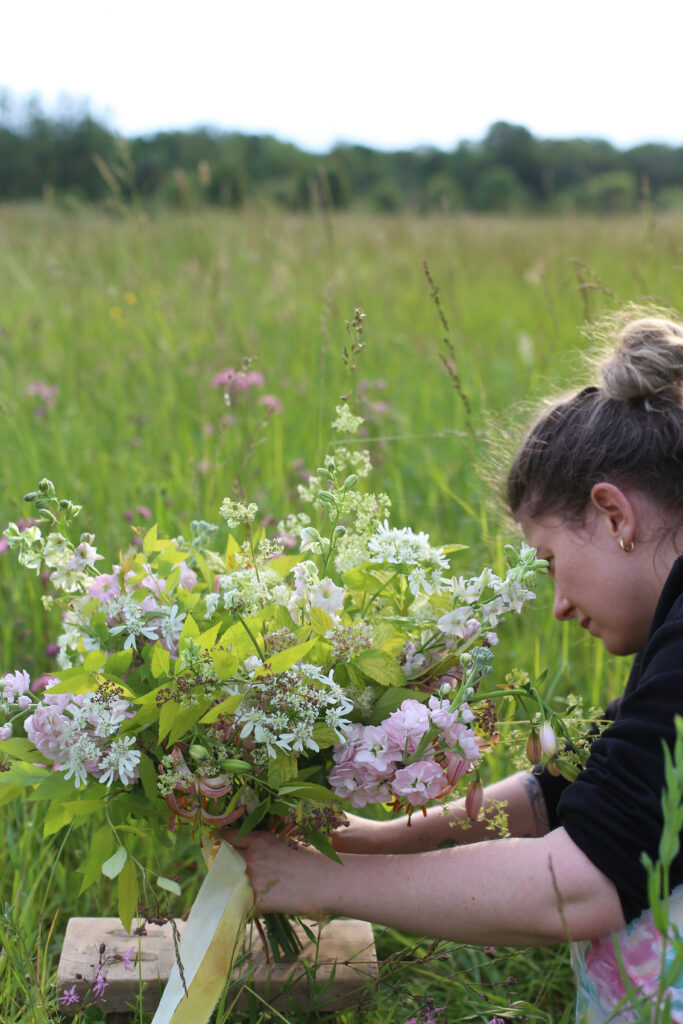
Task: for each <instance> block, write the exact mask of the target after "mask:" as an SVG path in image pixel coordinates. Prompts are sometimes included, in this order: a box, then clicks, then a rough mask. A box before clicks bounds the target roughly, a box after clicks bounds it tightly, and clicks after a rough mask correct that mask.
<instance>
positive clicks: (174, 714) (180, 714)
mask: <svg viewBox="0 0 683 1024" xmlns="http://www.w3.org/2000/svg"><path fill="white" fill-rule="evenodd" d="M186 710H187V709H186V708H184V707H183V706H182V704H176V702H175V701H174V700H167V701H166V703H165V704H162V706H161V713H160V714H159V742H160V743H161V742H163V740H164V739H165V738H166V736H168V734H169V732H170V731H171V729H172V728H173V726H174V725H175V724H176V723H177V722H183V721H184V718H185V712H186Z"/></svg>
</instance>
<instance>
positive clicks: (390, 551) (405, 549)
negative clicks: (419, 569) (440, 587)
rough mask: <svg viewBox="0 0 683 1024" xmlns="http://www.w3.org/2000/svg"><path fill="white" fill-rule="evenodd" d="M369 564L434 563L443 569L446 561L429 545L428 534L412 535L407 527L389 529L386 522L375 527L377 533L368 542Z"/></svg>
mask: <svg viewBox="0 0 683 1024" xmlns="http://www.w3.org/2000/svg"><path fill="white" fill-rule="evenodd" d="M368 550H369V552H370V561H371V562H388V563H389V564H390V565H422V564H423V563H425V562H428V563H429V562H436V564H437V565H438V566H440V567H441V568H442V569H445V568H446V567H447V566H448V559H447V558H446V556H445V555H444V554H443V553H442V551H441V550H440V549H439V548H433V547H432V546H431V545H430V543H429V534H428V533H423V532H422V531H421V532H420V533H413V531H412V530H411V529H410V527H409V526H404V527H402V528H400V529H399V528H397V527H390V526H389V523H388V522H387V520H386V519H385V520H384V523H380V524H379V525H378V526H377V532H376V533H375V535H374V536H373V537H371V538H370V539H369V541H368Z"/></svg>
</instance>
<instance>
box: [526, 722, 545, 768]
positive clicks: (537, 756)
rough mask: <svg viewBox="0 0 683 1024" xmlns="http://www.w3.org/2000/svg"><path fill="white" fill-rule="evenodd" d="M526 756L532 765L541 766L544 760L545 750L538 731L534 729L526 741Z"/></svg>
mask: <svg viewBox="0 0 683 1024" xmlns="http://www.w3.org/2000/svg"><path fill="white" fill-rule="evenodd" d="M526 756H527V757H528V758H529V760H530V761H531V763H532V764H539V762H540V761H541V760H542V758H543V748H542V746H541V741H540V739H539V736H538V730H537V729H532V730H531V732H530V733H529V738H528V740H527V741H526Z"/></svg>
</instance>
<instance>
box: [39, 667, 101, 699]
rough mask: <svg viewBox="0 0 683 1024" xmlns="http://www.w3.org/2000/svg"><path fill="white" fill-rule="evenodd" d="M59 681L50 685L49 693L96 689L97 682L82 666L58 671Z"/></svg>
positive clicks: (82, 691)
mask: <svg viewBox="0 0 683 1024" xmlns="http://www.w3.org/2000/svg"><path fill="white" fill-rule="evenodd" d="M59 678H60V679H61V682H59V683H55V685H54V686H51V687H50V693H88V692H89V691H90V690H96V689H97V683H96V681H95V680H94V679H93V677H92V675H91V674H90V672H85V671H84V670H83V669H82V668H75V669H68V670H67V671H66V672H60V673H59Z"/></svg>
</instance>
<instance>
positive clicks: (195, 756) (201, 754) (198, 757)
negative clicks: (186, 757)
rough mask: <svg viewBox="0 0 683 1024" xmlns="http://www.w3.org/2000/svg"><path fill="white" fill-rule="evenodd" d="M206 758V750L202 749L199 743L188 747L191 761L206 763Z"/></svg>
mask: <svg viewBox="0 0 683 1024" xmlns="http://www.w3.org/2000/svg"><path fill="white" fill-rule="evenodd" d="M208 756H209V752H208V750H207V749H206V747H202V745H201V744H200V743H193V744H192V746H191V747H190V757H191V758H192V760H193V761H206V759H207V757H208Z"/></svg>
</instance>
